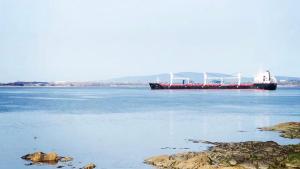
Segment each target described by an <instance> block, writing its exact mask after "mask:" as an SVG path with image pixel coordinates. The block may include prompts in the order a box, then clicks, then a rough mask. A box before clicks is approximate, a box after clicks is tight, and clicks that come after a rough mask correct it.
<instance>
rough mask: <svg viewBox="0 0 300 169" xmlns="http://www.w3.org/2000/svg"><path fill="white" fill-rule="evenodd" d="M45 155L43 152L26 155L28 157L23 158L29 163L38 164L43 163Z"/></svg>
mask: <svg viewBox="0 0 300 169" xmlns="http://www.w3.org/2000/svg"><path fill="white" fill-rule="evenodd" d="M44 155H45V153H43V152H35V153H32V154H26V155H24V156H22V157H21V158H22V159H24V160H28V161H32V162H34V163H37V162H41V161H43V157H44Z"/></svg>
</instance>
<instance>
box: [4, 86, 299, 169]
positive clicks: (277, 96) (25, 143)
mask: <svg viewBox="0 0 300 169" xmlns="http://www.w3.org/2000/svg"><path fill="white" fill-rule="evenodd" d="M288 121H300V89H284V88H279V89H278V90H276V91H263V90H156V91H154V90H150V89H149V88H146V87H145V88H116V87H114V88H49V87H48V88H36V87H35V88H30V87H19V88H13V87H10V88H0V137H1V139H0V157H1V160H0V168H1V169H5V168H10V169H22V168H25V169H31V168H32V169H39V168H47V169H48V168H56V167H57V165H54V166H49V165H38V166H26V165H25V164H27V163H28V162H26V161H24V160H22V159H21V158H20V157H21V156H22V155H25V154H27V153H30V152H34V151H44V152H49V151H55V152H57V153H59V154H60V155H63V156H71V157H74V161H73V165H74V166H75V167H77V168H79V167H82V166H84V165H85V164H87V163H89V162H93V163H95V164H96V165H97V168H101V169H141V168H152V167H151V166H148V165H146V164H144V163H143V160H144V159H145V158H147V157H150V156H154V155H160V154H172V153H177V152H184V151H200V150H205V149H207V147H208V146H209V145H206V144H201V143H199V144H195V143H192V142H190V141H188V139H200V140H208V141H223V142H224V141H226V142H239V141H248V140H257V141H267V140H273V141H276V142H278V143H280V144H293V143H299V140H297V139H295V140H290V139H285V138H281V137H279V134H278V133H276V132H263V131H259V130H258V129H257V128H258V127H263V126H270V125H273V124H277V123H280V122H288ZM64 168H71V167H68V166H67V167H64Z"/></svg>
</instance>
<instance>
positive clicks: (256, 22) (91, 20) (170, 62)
mask: <svg viewBox="0 0 300 169" xmlns="http://www.w3.org/2000/svg"><path fill="white" fill-rule="evenodd" d="M299 9H300V1H299V0H249V1H241V0H106V1H103V0H0V59H1V60H0V72H1V73H0V81H2V82H3V81H16V80H41V81H56V80H80V81H85V80H101V79H108V78H111V77H119V76H130V75H144V74H147V75H148V74H156V73H164V72H170V71H172V72H179V71H195V72H202V71H208V72H222V73H235V72H243V73H244V74H246V75H252V74H255V73H256V71H257V70H258V69H261V68H263V69H270V70H271V71H272V72H273V73H275V74H276V75H289V76H300V66H299V65H300V10H299Z"/></svg>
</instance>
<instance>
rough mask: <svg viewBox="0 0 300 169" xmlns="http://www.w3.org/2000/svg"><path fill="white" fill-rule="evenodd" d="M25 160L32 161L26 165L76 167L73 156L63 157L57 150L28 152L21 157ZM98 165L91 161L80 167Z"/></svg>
mask: <svg viewBox="0 0 300 169" xmlns="http://www.w3.org/2000/svg"><path fill="white" fill-rule="evenodd" d="M21 158H22V159H24V160H27V161H30V163H28V164H25V165H37V164H45V165H57V168H63V167H66V166H69V167H71V168H74V169H75V168H76V167H75V166H74V165H73V164H72V163H71V162H72V161H73V158H72V157H63V156H59V155H58V154H57V153H55V152H49V153H44V152H35V153H30V154H26V155H24V156H22V157H21ZM94 168H96V165H95V164H93V163H89V164H87V165H85V166H83V167H81V168H79V169H94Z"/></svg>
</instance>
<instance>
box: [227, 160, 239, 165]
mask: <svg viewBox="0 0 300 169" xmlns="http://www.w3.org/2000/svg"><path fill="white" fill-rule="evenodd" d="M228 163H229V164H230V165H237V162H236V160H235V159H231V160H229V161H228Z"/></svg>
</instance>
